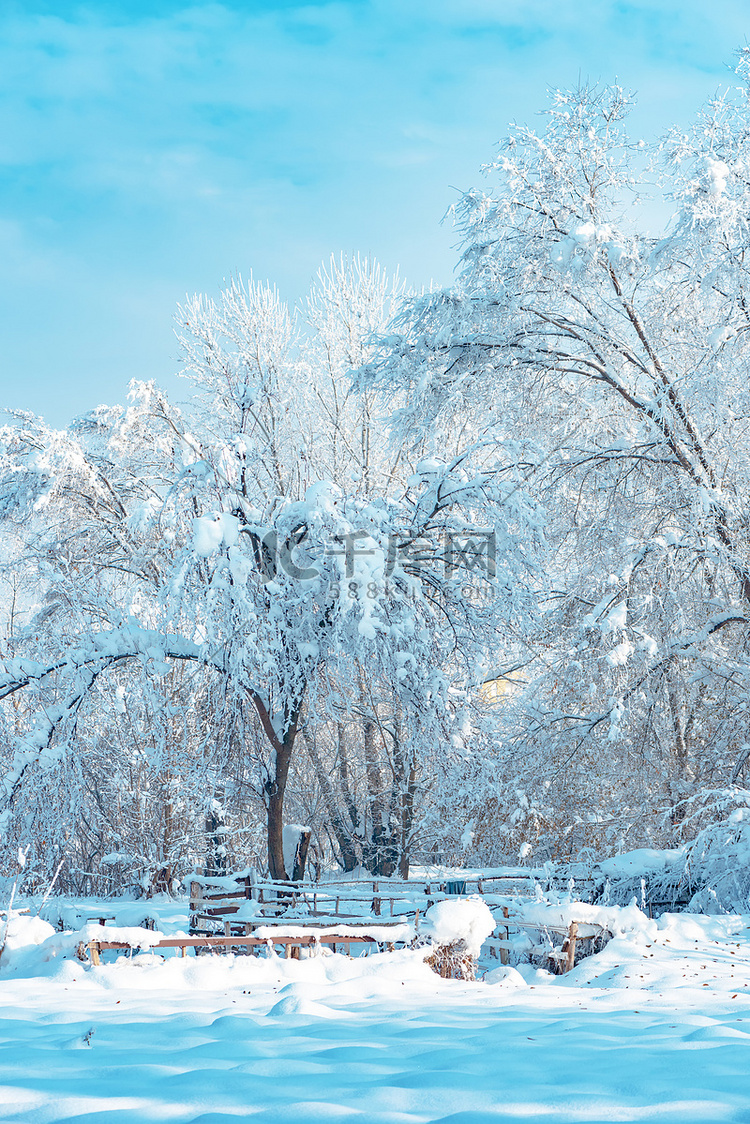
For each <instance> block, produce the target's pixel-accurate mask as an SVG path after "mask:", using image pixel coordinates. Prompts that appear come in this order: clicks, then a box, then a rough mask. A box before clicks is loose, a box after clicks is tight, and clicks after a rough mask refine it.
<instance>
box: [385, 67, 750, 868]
mask: <svg viewBox="0 0 750 1124" xmlns="http://www.w3.org/2000/svg"><path fill="white" fill-rule="evenodd" d="M747 67H748V64H747V56H746V55H744V56H743V57H742V59H741V63H740V71H739V73H740V77H741V79H742V82H743V86H742V88H741V89H739V90H732V91H729V92H728V93H727V94H726V95H725V96H723V97H721V98H718V99H716V100H715V101H714V102H713V103H711V104H710V105H709V106H708V107H707V108H706V109H705V111H704V112H703V113H702V114H701V116H700V119H699V120H698V122H697V123H696V126H695V128H694V129H693V130H691V132H690V133H688V134H686V135H683V134H674V135H672V136H670V137H669V138H668V139H667V140H666V141H665V142H663V143H662V144H661V145H659V146H654V147H653V149H651V150H649V148H648V146H645V145H644V144H643V142H641V141H639V140H635V141H634V140H631V138H630V137H629V136H628V133H627V131H626V121H627V116H628V113H629V110H630V108H631V99H630V98H629V97H628V96H627V95H626V94H625V93H624V92H623V91H622V90H621V89H619V88H617V87H612V88H604V89H595V88H590V87H583V88H579V89H576V90H574V91H572V92H570V93H565V92H557V93H554V94H553V95H552V98H551V104H550V106H549V109H548V111H547V115H546V127H545V128H544V129H543V131H541V132H536V131H534V130H532V129H529V128H525V127H519V128H515V129H514V130H513V131H512V133H511V134H510V136H509V138H508V139H507V141H506V142H505V143H504V144H503V145H501V146H500V151H499V154H498V156H497V157H496V159H495V160H494V161H493V162H492V164H491V165H490V166H489V168H488V169H486V170H487V172H488V173H489V174H490V175H491V176H493V177H494V179H495V184H496V186H495V188H494V190H492V191H490V192H482V191H471V192H468V193H467V194H465V195H464V196H463V197H462V198H461V200H460V202H459V204H458V205H457V207H456V217H457V221H458V224H459V227H460V230H461V234H462V239H463V258H462V265H463V268H462V272H461V275H460V278H459V281H458V283H457V284H456V285H455V287H453V288H452V289H450V290H447V291H441V292H437V293H431V294H428V295H426V296H421V297H417V298H416V299H413V300H411V301H410V302H409V303H408V304H407V305H406V308H405V312H404V313H403V315H402V318H401V323H400V333H399V334H398V335H397V336H394V334H393V333H391V334H390V336H389V338H388V340H387V342H386V343H385V344H384V346H383V349H382V351H381V355H380V359H379V362H378V363H376V364H373V365H371V367H370V372H369V376H370V377H369V380H368V385H371V386H372V385H379V386H381V387H383V388H386V389H388V390H390V391H391V392H393V393H395V395H396V396H397V398H398V402H404V401H405V403H406V404H405V405H404V406H402V407H401V410H400V414H399V425H400V430H399V432H400V433H401V434H402V436H403V438H404V440H407V439H408V437H409V435H412V434H414V433H418V434H420V437H421V439H424V435H425V434H430V435H432V438H433V440H437V441H439V440H445V439H450V437H451V436H452V435H453V434H454V433H455V430H456V427H457V426H461V427H465V426H466V424H467V418H468V419H470V423H471V425H472V426H473V427H474V430H475V432H476V433H477V440H478V441H479V442H481V443H482V445H483V447H484V448H485V449H487V447H488V446H493V447H494V448H495V449H496V450H497V451H498V453H501V454H502V455H503V457H505V458H506V460H507V462H508V463H510V462H515V464H516V465H517V467H518V472H519V474H520V475H521V476H522V477H523V478H524V479H525V480H526V481H527V482H528V486H529V487H530V488H531V490H532V491H533V493H534V495H535V496H536V498H537V499H538V500H539V501H540V502H541V503H542V504H543V506H544V507H545V509H546V511H547V513H548V522H547V539H548V546H549V552H548V556H547V582H546V584H545V586H544V587H542V588H540V590H539V594H540V599H541V601H542V603H543V604H544V606H545V610H544V612H543V613H542V615H541V617H540V620H539V626H538V628H537V630H536V632H535V634H534V636H533V640H532V639H531V638H530V637H519V644H518V646H517V648H516V651H515V655H514V657H513V660H512V663H511V665H510V666H508V664H504V663H503V661H502V660H498V677H499V678H498V682H502V683H505V684H506V687H507V688H508V689H507V690H506V691H505V692H504V693H503V695H502V704H501V706H500V708H499V709H500V710H501V712H502V721H503V724H504V726H505V736H504V739H503V746H502V748H501V749H500V751H499V752H500V756H499V760H500V761H502V767H501V771H502V772H503V773H504V774H505V776H506V777H508V778H509V780H510V786H509V787H510V790H511V791H510V792H509V793H508V800H509V801H512V800H513V798H514V797H513V793H514V792H515V791H518V790H519V789H525V788H526V786H527V785H532V786H534V787H535V788H536V791H537V793H538V799H539V800H540V801H541V802H542V803H543V804H545V805H549V804H550V803H551V804H552V805H553V806H556V807H557V809H558V816H557V818H558V821H559V820H562V821H563V825H562V826H563V827H565V830H566V831H567V832H568V836H567V838H568V844H567V845H568V846H569V847H570V849H573V850H574V849H575V848H576V847H577V846H582V845H586V844H588V843H590V842H592V841H594V842H602V841H604V840H607V841H608V842H609V843H610V844H611V843H613V842H617V841H618V840H619V839H624V838H626V837H628V836H638V835H642V834H643V833H644V832H645V831H646V830H647V828H648V827H649V826H650V827H654V825H655V824H656V822H657V821H656V817H655V816H654V811H656V812H657V813H658V812H660V811H663V810H664V809H665V808H669V807H672V808H674V809H675V811H674V812H673V818H674V817H679V815H680V812H679V806H680V802H681V801H682V800H683V799H684V798H685V797H686V796H687V795H688V794H689V793H690V792H691V791H693V790H694V789H695V788H696V787H697V786H705V785H711V784H714V783H717V782H718V783H721V782H722V780H726V779H729V778H730V777H731V775H732V773H734V774H735V779H737V776H739V775H741V773H742V770H744V769H745V768H746V762H747V760H748V753H747V744H748V743H749V742H750V731H749V730H748V726H747V722H748V719H747V711H746V705H745V702H744V699H745V697H746V693H747V687H748V676H749V674H750V666H749V665H748V661H747V656H746V642H747V636H748V622H749V621H750V552H749V550H748V533H747V529H748V521H747V505H746V502H745V497H746V496H747V494H748V485H749V484H750V480H748V472H749V469H748V465H749V464H750V460H749V458H748V417H750V398H749V394H750V392H749V390H748V380H747V365H748V358H749V356H750V353H748V348H747V342H746V341H747V338H748V333H747V327H748V323H749V321H748V290H747V277H746V260H747V249H748V233H749V232H748V223H747V215H748V213H750V211H749V207H750V195H749V192H750V188H749V187H748V182H749V181H748V178H747V168H748V166H749V162H750V150H749V149H748V143H749V142H748V138H749V137H750V129H749V128H748V126H749V125H750V103H749V101H748V95H747V87H746V75H747ZM654 182H657V183H659V182H660V183H661V185H662V188H663V190H664V191H666V193H667V195H668V197H669V198H670V199H671V200H672V203H673V207H674V211H675V214H674V217H673V220H672V222H671V223H670V225H669V227H668V228H667V231H666V233H665V234H663V235H662V236H661V237H656V236H652V235H650V234H649V233H648V232H647V230H646V229H645V228H644V226H645V224H644V223H643V222H641V223H640V225H639V222H638V219H639V216H640V215H644V214H645V215H648V214H649V211H648V209H647V207H646V208H644V207H643V206H642V205H643V204H647V203H648V198H647V197H648V195H649V193H650V192H651V191H652V186H651V185H653V184H654ZM529 641H530V642H529ZM509 810H510V805H506V813H505V814H506V815H507V814H508V812H509Z"/></svg>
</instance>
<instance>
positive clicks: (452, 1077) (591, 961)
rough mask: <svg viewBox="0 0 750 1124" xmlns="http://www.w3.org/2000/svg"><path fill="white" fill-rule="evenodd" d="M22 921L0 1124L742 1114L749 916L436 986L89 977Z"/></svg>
mask: <svg viewBox="0 0 750 1124" xmlns="http://www.w3.org/2000/svg"><path fill="white" fill-rule="evenodd" d="M450 904H451V905H465V904H467V903H464V902H452V903H450ZM159 908H162V912H164V908H163V907H159V906H157V909H159ZM440 912H442V911H438V916H439V915H440ZM12 920H13V924H12V933H13V942H14V950H13V955H12V957H11V958H10V959H7V960H4V962H3V963H2V964H0V980H1V981H2V986H1V987H0V1075H1V1076H0V1118H2V1119H3V1120H8V1121H11V1120H12V1121H14V1122H15V1124H62V1122H63V1121H79V1122H81V1124H99V1122H106V1121H111V1122H112V1124H131V1122H135V1121H139V1122H140V1121H156V1120H170V1121H174V1122H176V1124H220V1122H223V1121H226V1122H229V1121H230V1120H237V1119H242V1118H246V1117H248V1116H250V1115H252V1119H253V1121H255V1122H257V1124H320V1122H323V1121H326V1122H327V1121H330V1120H338V1119H352V1120H354V1119H356V1120H361V1121H362V1124H438V1122H439V1124H448V1122H450V1124H490V1122H492V1124H494V1122H497V1121H504V1122H508V1124H513V1122H519V1124H520V1122H521V1121H528V1120H529V1119H538V1118H539V1119H543V1120H544V1121H546V1122H549V1124H571V1122H576V1121H587V1122H592V1121H604V1120H620V1121H658V1122H659V1124H669V1122H674V1124H678V1122H679V1124H708V1122H719V1121H725V1120H726V1121H730V1120H737V1121H739V1120H743V1119H745V1118H746V1113H747V1104H748V1098H749V1096H750V1077H748V1065H747V1057H748V1048H749V1045H750V983H749V982H748V981H749V980H750V917H737V916H735V917H722V918H707V917H702V916H690V915H684V914H683V915H679V916H677V915H666V916H664V917H662V918H661V919H660V921H659V922H658V923H657V922H651V923H649V925H648V926H645V925H643V924H640V925H638V926H634V927H633V928H631V930H630V931H627V932H626V931H623V932H622V934H621V935H620V936H617V937H616V938H615V939H614V940H613V941H611V942H610V944H609V945H608V946H607V947H606V948H605V949H604V951H603V952H601V953H599V954H598V955H596V956H592V957H590V958H588V959H586V960H584V961H583V962H582V963H580V964H579V965H578V966H577V967H576V968H575V969H574V970H573V971H572V972H571V973H569V974H568V975H566V976H552V975H550V974H549V973H548V972H546V971H542V970H536V969H534V968H531V967H528V966H521V967H519V968H512V967H505V966H500V965H497V962H496V961H490V962H488V964H487V967H488V971H487V972H486V975H485V977H484V980H479V981H478V982H476V983H467V982H463V981H456V980H442V979H440V978H438V977H437V976H436V975H435V974H434V973H433V972H432V971H430V969H429V968H428V967H427V965H426V964H425V963H424V959H423V950H405V951H402V952H396V953H386V954H378V955H373V956H368V957H358V958H353V959H347V958H346V957H343V956H340V955H319V956H314V957H310V958H305V959H302V960H299V961H296V960H284V959H280V958H279V957H276V956H271V957H265V958H264V957H259V958H255V957H240V956H237V957H235V956H215V957H214V956H203V957H198V958H196V957H193V956H189V957H187V958H185V959H182V958H180V957H179V956H176V955H175V956H169V957H168V958H167V959H163V958H162V957H161V956H159V955H156V954H154V953H153V952H148V951H147V952H144V953H140V954H137V955H135V956H133V958H132V959H129V958H126V957H119V958H117V959H116V960H115V959H114V956H113V954H112V953H105V954H104V955H105V961H106V962H105V963H104V964H102V966H101V967H93V966H91V965H84V964H82V963H81V962H80V961H78V960H77V959H76V958H75V952H74V950H73V948H72V943H73V941H74V939H75V937H76V936H77V935H76V934H51V933H49V926H45V925H44V923H40V922H39V921H38V919H35V918H33V917H14V918H13V919H12ZM173 920H174V921H177V916H176V914H175V915H174V917H173ZM623 928H624V927H623ZM45 933H47V936H46V937H45ZM55 941H56V942H57V946H56V947H57V954H56V955H51V951H52V947H53V945H54V942H55ZM25 942H27V943H25ZM40 942H41V943H40ZM66 942H67V944H66ZM480 966H481V965H480Z"/></svg>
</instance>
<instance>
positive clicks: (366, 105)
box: [0, 0, 745, 414]
mask: <svg viewBox="0 0 750 1124" xmlns="http://www.w3.org/2000/svg"><path fill="white" fill-rule="evenodd" d="M744 22H745V12H744V10H743V8H742V7H741V6H740V5H739V4H736V3H733V2H732V0H728V2H727V0H725V2H724V3H722V5H721V6H720V9H719V10H714V9H711V10H708V9H706V8H705V5H704V4H702V3H701V4H698V3H697V2H695V0H691V2H689V3H687V4H677V3H676V2H673V0H669V2H666V3H659V4H658V5H657V6H654V5H653V4H652V3H646V2H643V3H640V2H638V3H636V2H629V3H615V2H613V0H609V2H608V0H603V2H602V0H580V2H579V3H576V4H573V3H562V4H561V3H560V2H559V0H557V2H553V0H523V2H521V0H518V2H516V0H505V2H502V3H501V2H499V0H429V2H428V0H410V2H409V3H406V4H404V3H403V0H399V2H397V0H338V2H330V3H328V2H324V3H310V2H307V3H305V4H298V3H296V2H292V0H283V2H281V0H273V2H270V0H269V2H268V3H247V2H239V0H238V2H237V3H234V4H233V3H224V4H200V3H199V4H193V5H191V6H186V5H184V4H180V3H175V2H172V0H161V2H159V0H149V3H145V2H143V3H134V2H133V0H110V2H107V3H105V2H99V0H96V2H93V0H92V2H90V3H88V4H85V3H82V4H78V3H70V2H67V3H66V2H65V0H55V3H47V2H45V0H36V2H34V0H31V2H26V0H24V3H18V4H17V5H16V6H15V7H13V6H8V5H7V4H6V5H5V6H4V7H3V15H2V16H0V241H2V238H3V234H2V232H3V231H4V230H6V231H10V230H12V231H14V232H15V233H14V234H13V238H15V239H16V242H15V243H14V245H16V246H23V247H25V251H24V253H25V255H26V259H27V261H28V262H29V263H31V262H38V263H39V266H38V269H36V270H35V269H33V268H27V269H26V270H25V272H24V270H22V269H20V268H19V259H18V254H17V253H16V254H15V258H14V255H13V254H10V255H7V256H6V257H5V258H4V259H3V258H2V257H0V299H2V300H3V301H4V302H5V307H6V308H11V309H12V310H13V312H14V315H13V316H11V317H9V318H8V319H7V321H6V323H5V324H2V323H0V356H3V357H4V358H2V359H0V389H2V391H3V392H4V394H3V397H7V398H8V399H12V400H13V403H14V404H16V405H23V404H24V401H22V399H23V398H24V395H25V396H26V399H25V404H27V405H29V406H32V407H33V408H37V409H43V408H44V405H43V402H44V395H50V394H51V393H52V392H51V391H49V389H48V387H47V384H46V382H45V379H46V377H47V373H48V372H49V373H51V372H54V371H63V372H64V376H65V378H66V379H67V380H68V381H71V380H73V379H75V380H76V382H77V384H78V387H79V392H78V393H77V395H76V393H75V392H74V391H71V390H70V388H68V389H66V393H65V407H66V408H74V409H81V408H83V407H84V406H85V405H86V404H90V402H91V401H92V394H93V390H92V387H93V386H94V385H95V386H96V387H97V388H98V390H97V393H98V394H101V393H103V391H102V389H101V388H102V386H103V374H104V372H106V371H109V372H111V377H112V379H113V386H112V388H111V391H110V390H108V391H107V392H106V393H107V395H108V396H110V397H114V396H121V395H122V389H123V384H124V381H125V380H126V378H127V377H129V376H131V375H132V376H150V375H154V376H157V377H160V378H163V377H164V376H166V375H167V374H168V372H169V371H170V370H171V369H172V368H173V366H174V360H173V358H172V356H171V351H172V348H171V345H170V343H169V333H170V316H171V309H172V307H173V305H174V302H175V301H176V300H177V299H179V298H180V297H181V296H182V295H183V294H184V292H185V291H186V290H192V289H194V288H209V289H210V288H212V287H214V286H215V284H216V283H218V282H220V280H221V279H222V278H223V277H225V276H227V275H228V274H229V273H231V272H232V271H235V270H241V271H243V272H245V273H247V272H249V270H250V269H254V270H255V272H256V275H260V276H269V277H271V278H272V279H274V280H276V281H278V282H279V283H280V285H281V287H282V290H283V291H284V292H285V293H286V294H288V295H289V296H291V297H295V296H296V295H298V294H299V293H300V292H301V291H302V290H303V289H304V288H305V286H306V284H307V281H308V279H309V278H310V277H311V276H312V275H313V274H314V272H315V269H316V268H317V265H318V263H319V261H320V260H321V259H322V258H323V257H324V256H325V255H326V254H327V253H328V252H330V251H332V250H333V251H337V250H339V249H347V250H348V249H361V250H363V251H365V252H368V251H369V252H374V253H376V254H377V255H378V256H379V257H381V258H382V259H383V260H384V261H385V262H386V264H391V265H396V264H397V263H400V264H401V265H402V268H403V270H404V272H405V273H406V274H407V276H409V277H410V278H411V279H413V280H414V281H415V282H417V283H421V282H425V281H428V280H429V279H430V277H431V276H436V277H438V278H439V279H441V280H448V278H449V275H450V270H451V266H452V260H453V259H452V252H451V250H450V242H451V235H450V232H449V231H448V230H446V229H443V230H440V229H439V227H438V221H439V218H440V216H441V215H442V213H443V212H444V211H445V209H446V208H447V206H448V205H449V204H450V203H451V201H452V199H453V194H452V191H451V185H453V186H455V187H458V188H466V187H468V186H470V185H471V184H472V183H475V182H476V181H477V180H478V178H479V176H478V167H479V165H480V164H481V163H482V162H483V161H485V160H486V159H488V157H489V156H490V154H491V150H492V145H493V142H494V141H496V140H497V139H499V137H500V136H501V135H502V134H503V132H504V130H505V127H506V123H507V121H508V120H509V119H510V118H512V117H521V118H531V117H532V116H533V114H534V111H535V110H536V109H537V108H539V107H540V105H541V104H542V102H543V100H544V94H545V89H546V87H547V86H548V85H558V84H570V83H571V82H575V81H576V80H577V79H578V76H579V73H580V74H581V75H582V77H583V78H591V79H594V80H596V79H599V78H601V79H604V80H609V79H610V78H612V77H614V76H615V75H617V76H618V77H619V79H620V80H621V81H622V82H623V83H624V84H625V85H627V86H629V87H635V88H636V89H638V90H639V92H640V95H641V99H642V102H643V105H644V108H643V109H642V111H641V115H640V117H638V118H636V122H637V127H638V128H640V129H642V130H643V131H644V132H647V131H654V130H659V129H662V128H664V127H666V126H667V125H668V124H669V122H670V121H671V120H672V119H674V118H677V119H679V118H682V119H686V118H687V117H688V116H689V114H690V111H691V108H692V107H694V106H697V104H698V103H699V102H700V101H701V100H702V99H703V98H704V97H705V96H706V95H707V94H709V93H710V92H711V91H712V90H713V88H714V87H715V86H716V85H718V84H720V83H721V82H722V81H723V80H726V78H727V77H728V71H726V69H725V63H726V62H727V61H729V58H730V56H731V52H732V49H733V47H734V46H736V45H737V44H738V43H739V42H741V41H744ZM8 224H10V225H8ZM44 306H46V307H49V308H51V309H53V310H54V311H53V312H52V314H51V318H50V317H48V318H47V320H46V321H43V320H42V318H39V317H37V320H38V325H39V326H38V329H37V332H36V334H35V336H34V337H33V339H32V340H31V341H30V339H29V335H28V333H29V330H30V328H29V325H30V324H32V323H33V321H34V319H35V312H34V310H35V308H37V309H38V308H39V307H44ZM51 320H54V322H55V331H54V333H51V332H47V331H46V330H45V328H44V326H43V325H44V323H45V322H47V323H49V322H51ZM21 371H25V372H26V374H25V377H24V380H23V382H21V381H20V378H19V375H20V372H21ZM29 372H31V375H30V374H29ZM34 380H36V394H35V390H34ZM87 380H88V381H87ZM47 403H48V409H50V406H51V409H50V412H51V413H53V414H55V411H56V408H55V407H54V403H53V400H52V398H51V397H48V398H47Z"/></svg>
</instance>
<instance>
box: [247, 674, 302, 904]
mask: <svg viewBox="0 0 750 1124" xmlns="http://www.w3.org/2000/svg"><path fill="white" fill-rule="evenodd" d="M252 698H253V703H254V704H255V709H256V710H257V712H258V717H259V718H260V721H261V725H262V726H263V729H264V731H265V734H266V737H267V738H268V740H269V742H270V744H271V747H272V749H273V750H274V754H275V764H274V772H273V776H270V775H269V777H268V780H267V781H266V784H265V801H266V815H267V824H268V827H267V838H268V873H269V874H270V876H271V878H272V879H273V880H274V881H279V882H288V881H289V876H288V875H287V872H286V868H285V867H284V796H285V794H286V782H287V780H288V777H289V766H290V764H291V761H292V752H293V750H294V742H295V740H296V737H297V726H298V724H299V719H300V714H301V713H302V703H303V701H304V692H302V693H301V694H300V695H299V697H298V698H297V699H295V700H294V701H293V702H292V704H291V705H290V706H289V708H288V710H287V711H286V714H285V721H284V735H283V737H282V738H279V736H278V734H277V733H276V730H275V728H274V724H273V721H272V720H271V716H270V714H269V711H268V707H267V705H266V703H265V701H264V700H263V699H262V698H260V696H258V695H255V694H254V695H253V696H252Z"/></svg>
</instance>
